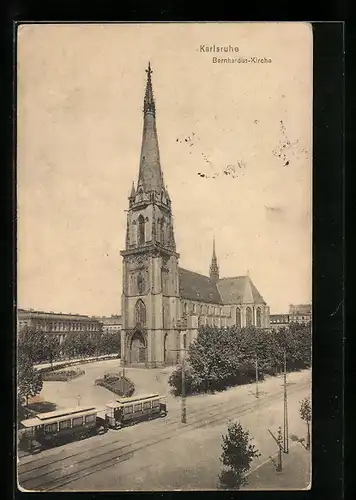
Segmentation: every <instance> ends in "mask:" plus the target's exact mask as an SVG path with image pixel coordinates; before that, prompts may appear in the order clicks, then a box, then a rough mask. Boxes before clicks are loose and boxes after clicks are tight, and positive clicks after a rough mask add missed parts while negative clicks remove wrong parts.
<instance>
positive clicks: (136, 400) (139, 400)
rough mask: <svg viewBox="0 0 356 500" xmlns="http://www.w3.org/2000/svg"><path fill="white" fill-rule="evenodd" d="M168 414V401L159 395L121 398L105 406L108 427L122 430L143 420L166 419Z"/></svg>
mask: <svg viewBox="0 0 356 500" xmlns="http://www.w3.org/2000/svg"><path fill="white" fill-rule="evenodd" d="M167 413H168V410H167V403H166V399H165V398H164V397H162V396H160V395H159V394H147V395H142V396H133V397H130V398H120V399H117V400H116V401H113V402H110V403H107V404H106V405H105V420H106V424H107V426H108V427H111V428H112V429H121V427H123V426H125V425H132V424H133V423H136V422H139V421H141V420H150V419H152V418H157V417H165V416H166V415H167Z"/></svg>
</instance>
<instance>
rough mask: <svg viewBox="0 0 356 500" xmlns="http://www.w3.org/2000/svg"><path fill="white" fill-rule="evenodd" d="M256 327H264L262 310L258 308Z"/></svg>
mask: <svg viewBox="0 0 356 500" xmlns="http://www.w3.org/2000/svg"><path fill="white" fill-rule="evenodd" d="M256 326H258V327H261V326H262V323H261V309H260V308H257V311H256Z"/></svg>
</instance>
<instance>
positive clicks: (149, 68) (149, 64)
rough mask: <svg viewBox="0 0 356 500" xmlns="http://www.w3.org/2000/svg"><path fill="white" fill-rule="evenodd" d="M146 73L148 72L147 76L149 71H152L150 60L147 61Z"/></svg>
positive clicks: (149, 73)
mask: <svg viewBox="0 0 356 500" xmlns="http://www.w3.org/2000/svg"><path fill="white" fill-rule="evenodd" d="M146 73H147V74H148V76H150V75H151V73H153V71H152V69H151V63H150V61H148V68H147V69H146Z"/></svg>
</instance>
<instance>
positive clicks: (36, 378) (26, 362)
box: [17, 356, 43, 405]
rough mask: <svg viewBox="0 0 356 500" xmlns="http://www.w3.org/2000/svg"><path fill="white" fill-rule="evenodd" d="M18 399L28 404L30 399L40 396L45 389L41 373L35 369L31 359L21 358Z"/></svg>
mask: <svg viewBox="0 0 356 500" xmlns="http://www.w3.org/2000/svg"><path fill="white" fill-rule="evenodd" d="M17 387H18V397H19V399H20V401H21V402H22V403H23V402H26V405H28V398H29V397H30V396H36V395H37V394H39V393H40V392H41V390H42V387H43V382H42V377H41V372H39V371H38V370H36V368H34V366H33V363H32V360H31V359H30V358H29V357H26V356H21V358H20V359H19V363H18V372H17Z"/></svg>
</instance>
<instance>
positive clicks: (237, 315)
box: [236, 307, 241, 328]
mask: <svg viewBox="0 0 356 500" xmlns="http://www.w3.org/2000/svg"><path fill="white" fill-rule="evenodd" d="M236 326H237V327H239V328H241V310H240V309H239V308H238V307H237V308H236Z"/></svg>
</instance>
